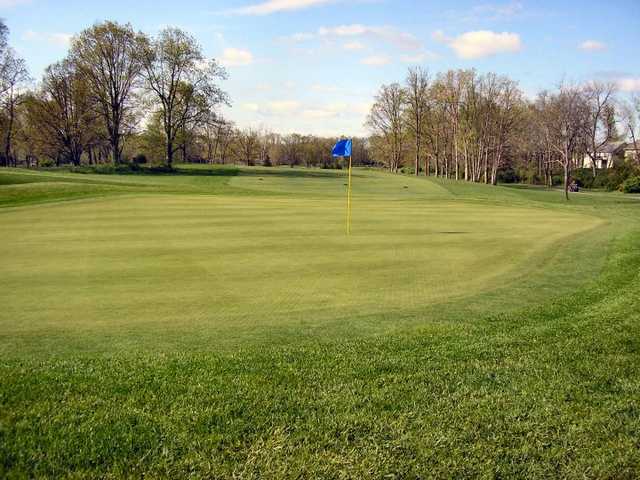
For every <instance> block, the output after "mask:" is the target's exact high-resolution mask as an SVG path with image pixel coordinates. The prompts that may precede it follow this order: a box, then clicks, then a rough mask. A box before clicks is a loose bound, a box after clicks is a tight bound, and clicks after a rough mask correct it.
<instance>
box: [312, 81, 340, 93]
mask: <svg viewBox="0 0 640 480" xmlns="http://www.w3.org/2000/svg"><path fill="white" fill-rule="evenodd" d="M311 90H313V91H314V92H318V93H338V92H339V91H340V87H338V86H336V85H321V84H318V83H316V84H315V85H311Z"/></svg>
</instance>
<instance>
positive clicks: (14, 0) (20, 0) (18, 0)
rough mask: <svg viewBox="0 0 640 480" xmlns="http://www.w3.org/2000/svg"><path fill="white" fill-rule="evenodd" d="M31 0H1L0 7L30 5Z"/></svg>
mask: <svg viewBox="0 0 640 480" xmlns="http://www.w3.org/2000/svg"><path fill="white" fill-rule="evenodd" d="M30 3H31V0H0V8H11V7H18V6H20V5H28V4H30Z"/></svg>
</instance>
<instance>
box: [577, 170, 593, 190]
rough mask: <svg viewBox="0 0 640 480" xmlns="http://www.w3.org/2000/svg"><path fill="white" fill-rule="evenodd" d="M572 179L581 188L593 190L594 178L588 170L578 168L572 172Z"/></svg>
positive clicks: (591, 171)
mask: <svg viewBox="0 0 640 480" xmlns="http://www.w3.org/2000/svg"><path fill="white" fill-rule="evenodd" d="M573 179H574V180H575V181H576V183H577V184H578V186H580V187H581V188H593V182H594V176H593V170H591V169H590V168H578V169H576V170H574V172H573Z"/></svg>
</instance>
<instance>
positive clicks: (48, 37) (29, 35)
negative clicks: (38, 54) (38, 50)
mask: <svg viewBox="0 0 640 480" xmlns="http://www.w3.org/2000/svg"><path fill="white" fill-rule="evenodd" d="M22 38H23V39H24V40H27V41H29V42H44V43H51V44H53V45H56V46H59V47H68V46H69V44H70V43H71V39H72V38H73V35H72V34H70V33H42V32H36V31H34V30H27V31H26V32H24V34H23V35H22Z"/></svg>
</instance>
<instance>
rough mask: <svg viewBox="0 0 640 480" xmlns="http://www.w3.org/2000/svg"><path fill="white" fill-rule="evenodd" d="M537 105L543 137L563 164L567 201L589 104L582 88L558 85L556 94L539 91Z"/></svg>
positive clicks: (582, 138) (582, 140) (582, 141)
mask: <svg viewBox="0 0 640 480" xmlns="http://www.w3.org/2000/svg"><path fill="white" fill-rule="evenodd" d="M537 106H538V109H539V114H540V118H541V125H542V127H543V132H544V135H545V138H546V140H547V142H548V143H549V145H550V147H551V149H552V150H553V151H554V152H555V153H556V155H557V156H558V161H559V163H560V164H561V165H562V169H563V181H564V182H563V183H564V192H565V197H566V199H567V200H568V199H569V179H570V176H571V171H572V168H573V166H574V163H575V158H576V156H577V155H579V153H580V152H579V147H580V145H581V144H584V143H585V142H584V137H583V135H584V132H585V122H586V121H587V119H588V106H587V104H586V102H585V97H584V92H583V89H582V88H580V87H577V86H573V85H565V84H563V85H560V88H559V89H558V91H557V92H555V93H549V92H542V93H541V94H540V95H539V96H538V100H537Z"/></svg>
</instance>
